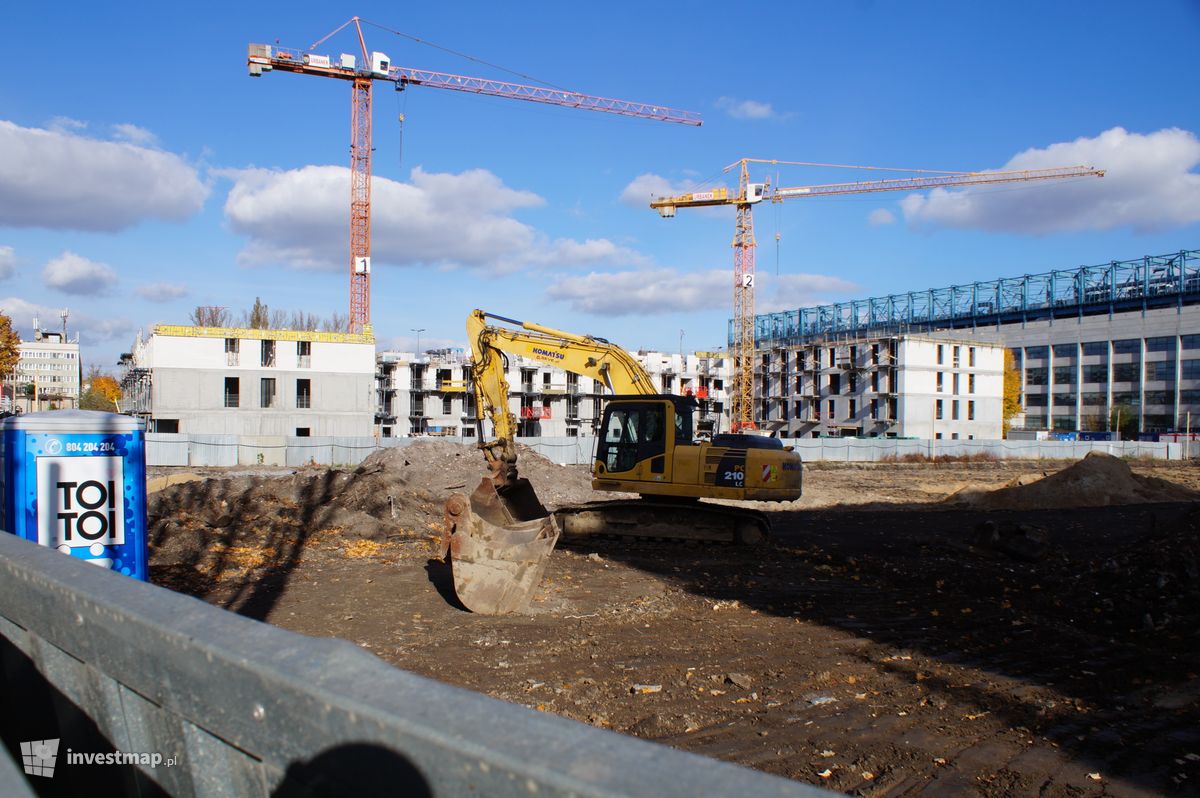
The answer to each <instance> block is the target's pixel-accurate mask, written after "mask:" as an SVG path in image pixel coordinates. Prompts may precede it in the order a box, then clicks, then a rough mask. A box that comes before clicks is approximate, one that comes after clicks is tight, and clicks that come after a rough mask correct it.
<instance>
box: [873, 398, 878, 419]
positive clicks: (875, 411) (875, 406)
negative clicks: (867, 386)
mask: <svg viewBox="0 0 1200 798" xmlns="http://www.w3.org/2000/svg"><path fill="white" fill-rule="evenodd" d="M871 418H872V420H874V421H878V420H879V400H878V399H872V400H871Z"/></svg>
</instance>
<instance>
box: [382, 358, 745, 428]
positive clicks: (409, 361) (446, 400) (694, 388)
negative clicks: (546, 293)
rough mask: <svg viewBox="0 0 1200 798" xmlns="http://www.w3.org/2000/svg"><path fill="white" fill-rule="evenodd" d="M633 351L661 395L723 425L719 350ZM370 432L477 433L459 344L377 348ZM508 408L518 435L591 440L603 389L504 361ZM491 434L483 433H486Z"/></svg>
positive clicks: (724, 371) (551, 370) (528, 362)
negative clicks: (689, 402)
mask: <svg viewBox="0 0 1200 798" xmlns="http://www.w3.org/2000/svg"><path fill="white" fill-rule="evenodd" d="M631 354H633V355H634V356H635V357H636V358H637V359H638V360H639V361H640V362H641V363H642V365H643V366H644V367H645V368H646V370H647V372H649V374H650V376H651V378H652V379H653V380H654V384H655V386H656V387H657V388H658V389H659V390H661V391H662V392H663V393H679V394H682V395H685V396H694V397H696V399H697V402H698V403H699V419H698V424H699V425H701V428H705V427H706V428H712V429H719V430H727V429H728V428H729V417H728V410H727V404H728V403H727V397H726V385H727V384H728V379H729V374H728V372H729V365H728V364H729V360H728V357H727V356H726V354H725V353H724V352H696V353H688V354H682V355H681V354H668V353H662V352H637V353H631ZM376 361H377V372H376V392H377V396H378V400H377V406H378V410H377V413H376V419H375V423H376V430H377V434H379V435H380V436H382V437H411V436H421V435H431V436H445V437H454V438H463V439H472V438H475V437H476V420H477V418H478V417H477V415H476V407H475V397H474V394H473V392H472V391H471V390H470V388H469V386H470V374H471V368H470V357H469V355H467V354H466V353H465V352H464V351H463V350H461V349H441V350H432V351H428V352H425V353H422V354H421V355H420V356H419V357H418V356H416V355H415V354H413V353H411V352H380V353H379V355H378V356H377V358H376ZM507 363H508V368H507V371H506V376H507V379H508V384H509V397H508V403H509V410H510V411H511V412H512V413H513V414H514V415H515V416H516V417H517V420H518V423H519V429H520V433H519V434H520V435H521V436H523V437H592V436H594V435H595V429H596V425H597V424H598V423H599V420H600V417H601V415H602V413H603V402H604V397H605V395H606V393H607V391H606V389H605V388H604V386H603V385H602V384H601V383H599V382H597V381H595V380H592V379H591V378H589V377H583V376H579V375H576V374H572V373H570V372H567V371H564V370H562V369H560V368H556V367H554V366H550V365H547V364H545V363H542V362H540V361H537V360H532V359H528V358H524V357H520V356H510V357H509V358H508V361H507ZM489 434H490V433H489Z"/></svg>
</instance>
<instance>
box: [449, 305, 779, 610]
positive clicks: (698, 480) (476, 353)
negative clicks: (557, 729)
mask: <svg viewBox="0 0 1200 798" xmlns="http://www.w3.org/2000/svg"><path fill="white" fill-rule="evenodd" d="M467 339H468V340H469V341H470V344H471V355H472V365H471V381H472V384H473V388H474V392H475V399H476V408H477V411H476V412H477V415H478V418H479V440H480V444H479V448H480V449H482V450H483V454H484V457H485V459H486V461H487V464H488V469H489V473H488V475H487V476H485V477H484V478H483V480H482V481H481V482H480V484H479V487H477V488H476V489H475V492H474V493H472V494H471V495H470V496H466V495H464V494H461V493H456V494H453V495H451V496H450V498H449V499H448V500H447V501H446V505H445V520H446V526H445V531H444V535H443V551H442V555H443V557H445V558H447V562H448V563H449V564H450V568H451V572H452V574H453V578H454V588H455V592H456V593H457V595H458V598H459V600H460V601H461V602H462V603H463V605H464V606H465V607H467V608H468V609H470V610H471V611H473V612H478V613H484V614H493V615H494V614H506V613H512V612H523V611H524V610H526V609H527V608H528V606H529V601H530V599H531V597H532V595H533V591H534V590H535V589H536V587H537V585H538V582H540V581H541V577H542V573H543V571H544V570H545V568H546V559H547V558H548V557H549V555H550V552H551V551H553V550H554V546H555V544H556V543H557V542H558V539H559V536H560V534H561V535H563V536H565V537H567V538H568V539H570V538H572V537H576V536H584V535H589V534H612V535H621V536H640V537H652V538H681V539H687V540H712V541H723V542H734V543H747V544H748V543H757V542H759V541H761V540H763V539H764V538H765V537H766V535H767V533H768V531H769V526H770V524H769V521H768V519H767V516H766V515H765V514H764V513H761V512H758V511H755V510H750V509H747V508H743V507H737V506H734V505H728V504H713V503H708V502H704V503H701V502H699V501H698V499H702V498H705V499H743V500H745V499H750V500H759V501H790V500H792V499H797V498H799V497H800V487H801V462H800V455H799V453H798V452H795V451H794V450H793V449H792V448H791V447H784V446H783V445H782V443H781V442H780V441H779V440H777V439H775V438H766V437H761V436H757V435H728V434H715V435H712V436H711V438H710V439H703V438H701V437H698V436H697V435H696V431H695V421H696V411H697V405H698V403H697V401H696V399H694V398H692V397H690V396H677V395H674V394H663V393H659V392H657V391H656V389H655V387H654V385H653V383H652V380H651V378H650V375H649V374H648V373H647V372H646V370H645V368H643V367H642V365H641V363H639V362H638V361H637V360H636V359H635V358H633V357H632V356H631V355H630V354H629V353H628V352H627V351H625V350H624V349H622V348H621V347H619V346H617V345H615V344H612V343H609V342H608V341H606V340H605V339H603V338H596V337H593V336H590V335H577V334H575V333H568V332H563V331H562V330H555V329H552V328H550V327H544V326H542V325H540V324H535V323H533V322H522V321H517V320H515V319H508V318H505V317H503V316H497V315H495V314H491V313H485V312H484V311H482V310H475V311H473V312H472V313H471V315H470V316H469V317H468V318H467ZM506 353H507V354H514V355H521V356H523V357H526V358H529V359H531V360H535V361H539V362H542V363H547V364H550V365H552V366H556V367H558V368H561V369H563V370H565V371H569V372H572V373H574V374H579V375H583V376H586V377H590V378H592V379H593V380H596V381H598V382H600V383H601V384H602V385H603V386H604V387H605V389H606V390H607V391H608V392H609V393H610V394H611V396H609V397H608V398H607V402H606V404H605V406H604V412H603V415H602V417H601V419H600V424H599V428H598V430H597V434H596V450H595V457H594V462H593V466H592V487H593V488H594V489H595V490H601V491H617V492H624V493H636V494H639V495H640V496H641V498H640V499H626V500H613V501H598V502H589V503H587V504H583V505H577V506H568V507H561V508H558V509H557V510H555V512H554V513H550V512H549V511H547V510H546V508H545V507H544V506H542V503H541V501H539V500H538V497H537V493H536V491H535V490H534V489H533V486H532V485H531V484H530V483H529V480H528V479H525V478H523V477H520V476H519V475H518V473H517V443H516V434H517V430H518V427H517V419H516V417H515V416H514V415H513V413H512V411H511V410H510V409H509V386H508V380H507V378H506V377H505V354H506ZM485 421H488V422H490V423H491V426H492V431H493V433H494V436H495V437H494V439H490V440H489V439H488V438H487V437H486V436H485V435H484V432H485V429H484V422H485Z"/></svg>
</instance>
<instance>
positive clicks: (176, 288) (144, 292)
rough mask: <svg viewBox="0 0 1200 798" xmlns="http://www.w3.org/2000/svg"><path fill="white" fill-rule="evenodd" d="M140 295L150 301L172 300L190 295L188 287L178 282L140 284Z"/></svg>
mask: <svg viewBox="0 0 1200 798" xmlns="http://www.w3.org/2000/svg"><path fill="white" fill-rule="evenodd" d="M137 293H138V296H140V297H141V298H142V299H145V300H147V301H149V302H171V301H172V300H175V299H182V298H183V297H185V296H187V295H188V287H187V286H186V285H179V284H178V283H148V284H147V285H143V286H140V287H139V288H138V290H137Z"/></svg>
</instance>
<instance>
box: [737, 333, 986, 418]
mask: <svg viewBox="0 0 1200 798" xmlns="http://www.w3.org/2000/svg"><path fill="white" fill-rule="evenodd" d="M757 356H758V358H759V362H758V364H757V367H756V373H755V402H756V403H757V405H758V407H757V408H756V409H757V411H758V412H757V414H756V415H757V416H758V418H759V420H760V425H761V426H762V427H763V428H764V429H765V430H767V431H770V432H772V433H773V434H775V435H778V436H779V437H789V438H796V437H813V438H818V437H828V436H834V437H836V436H853V437H887V438H897V437H899V438H935V439H936V438H944V439H955V440H956V439H963V440H966V439H973V438H975V439H998V438H1001V437H1002V430H1003V418H1002V416H1003V406H1004V348H1003V346H1001V345H1000V344H998V343H995V342H992V341H981V340H966V339H964V338H963V337H962V336H957V337H947V336H944V335H936V334H930V335H891V336H878V337H862V338H845V339H838V340H826V341H817V342H813V343H809V344H804V345H795V346H781V347H776V348H772V349H767V350H759V351H758V353H757Z"/></svg>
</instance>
